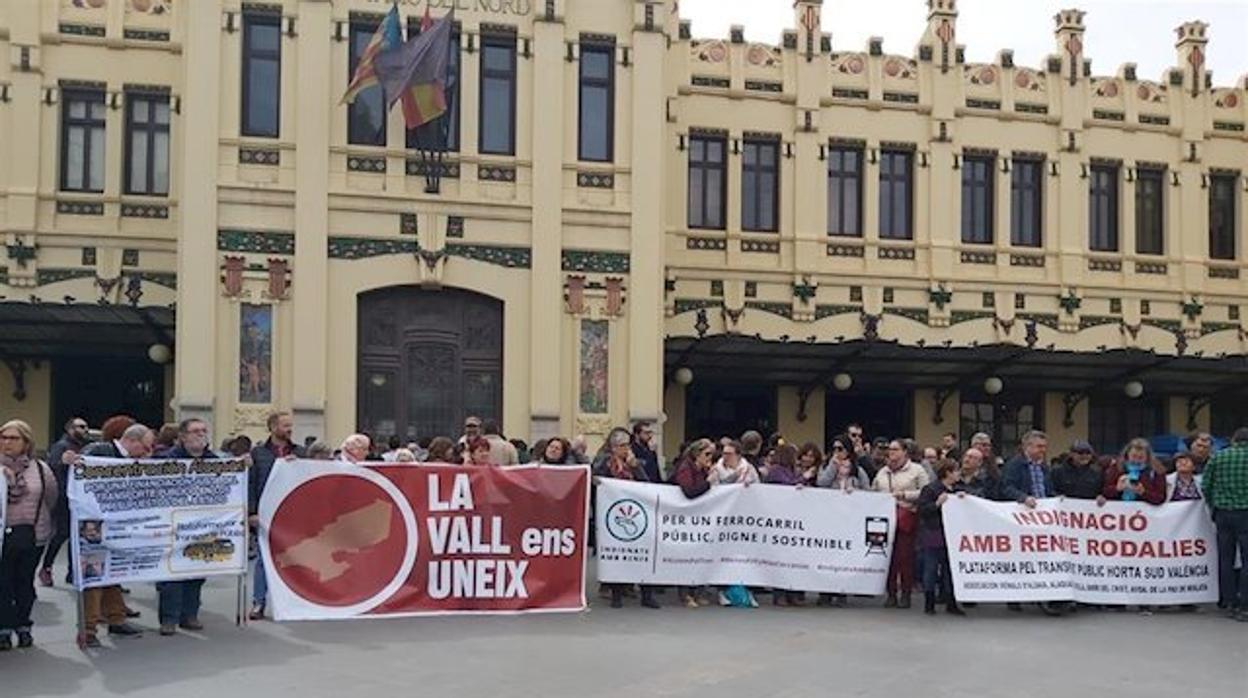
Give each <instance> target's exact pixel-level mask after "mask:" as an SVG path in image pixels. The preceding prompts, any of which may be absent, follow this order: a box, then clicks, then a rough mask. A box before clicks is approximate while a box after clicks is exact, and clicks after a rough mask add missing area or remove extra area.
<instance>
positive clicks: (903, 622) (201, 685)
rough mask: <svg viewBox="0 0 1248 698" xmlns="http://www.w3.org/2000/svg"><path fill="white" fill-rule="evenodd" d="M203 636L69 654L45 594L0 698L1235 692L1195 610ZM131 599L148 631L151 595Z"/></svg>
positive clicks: (1238, 691) (1217, 623)
mask: <svg viewBox="0 0 1248 698" xmlns="http://www.w3.org/2000/svg"><path fill="white" fill-rule="evenodd" d="M204 597H205V612H204V613H203V615H202V619H203V621H204V622H205V624H206V625H207V629H206V630H205V631H204V632H203V633H193V634H192V633H184V634H181V635H179V636H177V637H173V638H162V637H159V636H158V635H157V634H156V633H155V632H151V633H148V634H146V635H145V636H144V637H142V638H139V639H136V640H118V641H117V642H116V644H115V646H114V644H113V643H112V641H111V640H109V639H108V638H107V637H103V640H104V644H105V647H104V648H103V649H100V650H95V651H93V652H91V653H90V654H84V653H82V652H80V651H79V650H78V648H77V647H76V645H75V644H74V636H73V619H74V601H73V595H72V593H71V592H70V591H67V590H66V589H65V588H63V587H58V588H55V589H41V590H40V599H39V602H38V605H37V607H36V620H37V622H38V623H39V627H38V628H37V629H36V633H37V635H36V639H37V641H38V643H39V646H38V647H37V648H36V649H34V650H26V651H21V652H18V651H13V652H8V653H5V654H3V655H0V697H2V698H27V697H29V696H89V697H91V698H102V697H104V696H132V697H134V698H146V697H149V696H150V697H152V698H209V697H211V698H243V697H244V696H265V697H266V698H267V697H269V696H300V698H314V697H319V696H348V697H350V698H366V697H370V696H386V697H387V698H390V697H393V696H435V695H436V696H465V697H468V696H472V697H475V696H490V697H510V696H518V697H519V696H533V697H534V698H537V697H541V698H550V697H557V696H576V697H578V698H581V697H589V696H593V697H601V698H615V697H617V696H618V697H620V698H625V697H627V698H642V697H647V696H714V697H716V698H736V697H737V696H741V697H749V698H756V697H761V696H783V697H786V698H787V697H797V696H820V697H823V696H885V697H888V698H908V697H910V696H914V697H915V698H941V697H944V696H951V697H952V696H957V697H959V698H961V697H968V696H1010V697H1011V698H1031V697H1033V696H1034V697H1036V698H1081V697H1083V696H1096V697H1097V698H1115V697H1117V696H1123V697H1126V696H1130V697H1131V698H1147V697H1150V696H1166V697H1167V698H1243V697H1244V696H1248V625H1245V624H1243V623H1235V622H1232V621H1230V620H1226V619H1225V618H1223V617H1222V616H1221V615H1220V614H1218V613H1216V612H1214V611H1213V610H1212V609H1203V610H1202V612H1200V613H1198V614H1195V615H1176V614H1168V613H1165V614H1163V613H1159V614H1156V615H1153V616H1151V617H1146V616H1141V615H1139V614H1138V613H1135V612H1130V613H1103V612H1102V613H1081V614H1078V615H1076V616H1074V617H1068V618H1056V619H1055V618H1048V617H1044V616H1042V615H1040V614H1039V612H1037V611H1032V610H1029V611H1028V612H1026V613H1025V614H1023V615H1019V614H1014V613H1010V612H1008V611H1006V610H1005V608H1004V607H1000V606H993V607H980V608H978V609H975V610H973V611H971V617H970V618H952V617H948V616H944V615H941V616H937V617H935V618H928V617H925V616H924V615H923V613H922V611H921V610H920V609H918V608H916V609H913V610H910V611H897V610H885V609H883V608H880V604H879V602H878V601H877V600H874V599H873V600H866V599H857V600H854V602H853V603H852V605H851V608H848V609H824V608H806V609H777V608H772V607H770V606H764V607H763V608H759V609H757V610H753V611H751V610H733V609H720V608H703V609H698V610H691V609H686V608H683V607H679V606H677V605H675V603H674V602H675V598H674V595H673V594H672V593H671V592H669V593H668V594H667V595H666V596H665V597H664V602H665V604H667V607H665V608H663V609H662V610H658V611H652V610H648V609H643V608H639V607H637V606H636V601H635V600H634V601H633V602H632V605H630V606H628V607H626V608H624V609H622V610H613V609H611V608H608V607H606V604H605V602H603V601H601V600H599V599H596V598H595V599H594V604H593V605H594V608H593V609H592V610H591V611H589V612H587V613H582V614H570V615H569V614H554V615H528V616H515V617H459V618H450V617H441V618H408V619H397V620H373V621H346V622H343V621H339V622H318V623H307V622H304V623H284V624H277V623H272V622H263V623H253V624H251V625H250V626H249V627H247V628H243V629H239V628H236V627H234V625H233V618H232V611H231V610H230V609H232V604H233V598H234V586H233V584H232V583H231V582H229V581H224V580H216V581H211V582H209V584H208V585H207V586H206V587H205V592H204ZM129 598H130V603H131V604H133V605H134V606H135V607H136V608H138V609H140V610H141V611H142V612H143V617H142V618H141V619H140V623H141V624H143V625H144V626H145V627H149V628H150V627H152V626H153V625H154V624H155V622H156V620H155V615H156V613H155V603H156V598H155V591H154V589H153V588H152V587H151V585H135V586H134V589H133V594H132V595H131V596H130V597H129Z"/></svg>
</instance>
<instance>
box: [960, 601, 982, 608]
mask: <svg viewBox="0 0 1248 698" xmlns="http://www.w3.org/2000/svg"><path fill="white" fill-rule="evenodd" d="M978 605H979V604H978V603H976V602H974V601H967V602H966V603H964V604H962V608H975V607H976V606H978Z"/></svg>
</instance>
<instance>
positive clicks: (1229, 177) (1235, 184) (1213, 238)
mask: <svg viewBox="0 0 1248 698" xmlns="http://www.w3.org/2000/svg"><path fill="white" fill-rule="evenodd" d="M1239 177H1240V175H1239V173H1232V172H1216V173H1212V174H1210V175H1209V258H1210V259H1217V260H1222V261H1229V260H1234V259H1236V258H1237V257H1238V255H1239V235H1238V231H1239V224H1238V223H1239V221H1238V218H1239V206H1238V205H1237V204H1236V201H1237V200H1238V199H1239V191H1238V189H1239ZM1223 187H1224V188H1225V193H1226V194H1228V195H1227V196H1226V198H1225V201H1224V202H1222V205H1225V206H1227V207H1228V208H1229V211H1223V212H1222V215H1220V216H1215V215H1214V211H1215V208H1216V207H1217V206H1218V204H1219V202H1218V201H1217V200H1216V199H1215V197H1217V195H1218V192H1219V190H1220V189H1221V188H1223ZM1215 218H1220V219H1221V222H1222V228H1221V229H1218V228H1215V227H1214V226H1215V223H1216V221H1215ZM1219 234H1222V235H1225V238H1224V240H1223V242H1225V243H1226V244H1229V245H1230V253H1229V254H1217V253H1215V252H1217V251H1219V250H1217V248H1218V245H1216V244H1215V243H1216V242H1217V240H1218V236H1219Z"/></svg>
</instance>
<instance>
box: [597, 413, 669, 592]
mask: <svg viewBox="0 0 1248 698" xmlns="http://www.w3.org/2000/svg"><path fill="white" fill-rule="evenodd" d="M605 446H606V449H605V451H604V453H603V454H602V455H601V456H599V458H598V459H597V461H596V462H595V464H594V475H595V476H597V477H605V478H612V479H615V480H633V481H635V482H649V481H650V480H649V478H648V477H647V476H646V471H645V468H642V467H641V464H640V463H638V462H637V457H636V456H634V455H633V447H632V434H630V433H629V432H628V430H626V429H618V428H617V429H613V430H611V434H610V435H609V436H607V443H606V444H605ZM629 586H630V585H628V584H603V587H605V588H606V589H608V590H609V591H610V592H611V608H621V607H622V606H623V605H624V591H625V590H626V589H628V588H629ZM641 605H642V606H645V607H646V608H659V602H658V601H657V600H656V599H655V598H654V588H653V587H650V586H647V585H645V584H643V585H641Z"/></svg>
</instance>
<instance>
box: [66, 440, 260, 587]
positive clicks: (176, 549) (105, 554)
mask: <svg viewBox="0 0 1248 698" xmlns="http://www.w3.org/2000/svg"><path fill="white" fill-rule="evenodd" d="M69 507H70V514H71V516H72V525H71V528H70V536H71V539H70V545H72V546H74V560H75V562H76V563H77V567H76V568H75V569H74V580H75V583H76V584H77V586H78V588H80V589H82V588H88V587H97V586H107V585H110V584H121V583H128V582H161V581H170V580H177V579H194V578H199V577H209V576H215V575H240V574H243V572H244V571H245V568H246V563H247V537H246V534H247V526H246V522H247V464H246V462H244V461H241V460H194V461H192V460H141V461H134V460H116V459H110V458H86V459H84V460H83V462H82V463H80V464H79V465H76V466H70V470H69Z"/></svg>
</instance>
